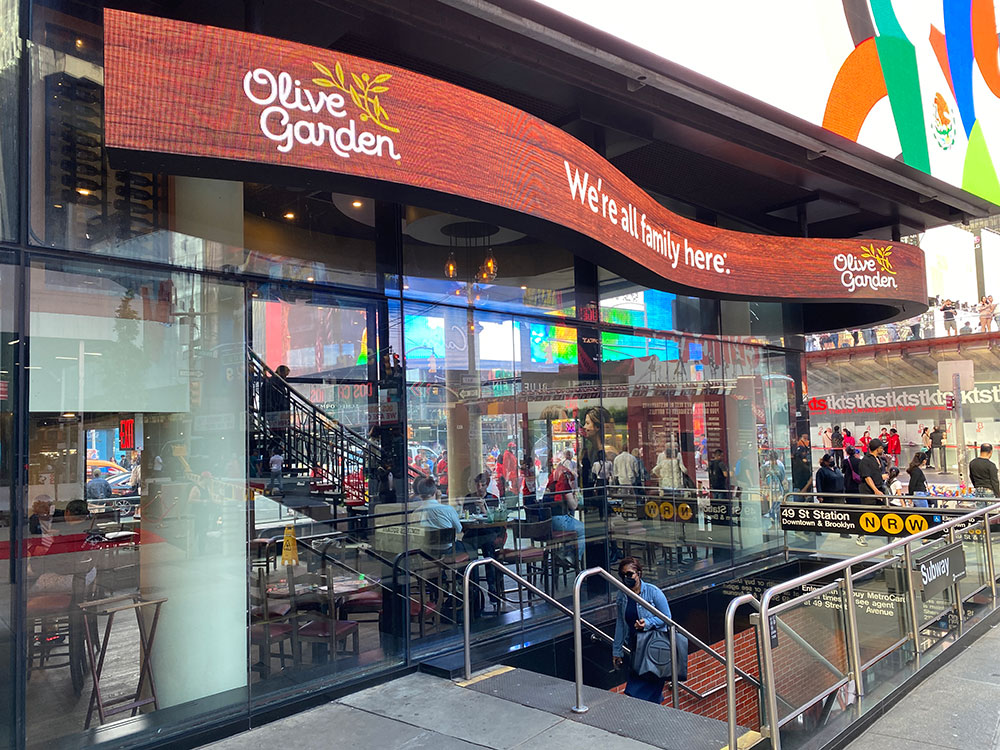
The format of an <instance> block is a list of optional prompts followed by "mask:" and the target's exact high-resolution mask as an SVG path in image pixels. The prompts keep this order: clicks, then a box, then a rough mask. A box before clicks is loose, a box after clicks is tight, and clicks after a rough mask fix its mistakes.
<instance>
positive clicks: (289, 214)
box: [285, 211, 295, 221]
mask: <svg viewBox="0 0 1000 750" xmlns="http://www.w3.org/2000/svg"><path fill="white" fill-rule="evenodd" d="M285 218H286V219H288V220H289V221H291V220H292V219H294V218H295V214H293V213H292V212H291V211H289V212H288V213H286V214H285Z"/></svg>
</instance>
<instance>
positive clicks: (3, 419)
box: [0, 254, 21, 747]
mask: <svg viewBox="0 0 1000 750" xmlns="http://www.w3.org/2000/svg"><path fill="white" fill-rule="evenodd" d="M9 262H10V259H9V258H8V257H7V256H6V254H3V255H0V560H2V561H3V562H2V564H3V573H2V578H0V675H3V676H2V677H0V747H8V746H10V743H11V741H12V739H13V737H12V731H13V726H14V717H15V716H16V713H15V712H16V708H15V706H16V701H15V696H16V694H17V693H18V692H19V691H20V689H21V681H20V675H19V674H17V672H16V671H15V669H14V664H15V663H16V660H15V652H14V648H15V645H14V644H15V640H16V639H15V633H13V632H12V631H11V622H12V621H13V615H14V612H13V611H12V607H16V606H17V605H16V602H17V598H16V596H15V595H14V594H15V589H14V587H13V586H12V583H13V582H14V581H15V580H16V573H17V569H16V565H17V561H16V560H15V559H14V556H13V555H11V549H12V545H11V541H13V540H12V539H11V535H12V534H13V533H14V531H15V529H14V525H13V524H12V523H11V517H12V512H13V506H12V501H13V497H12V488H13V472H14V466H15V458H14V452H15V445H14V440H13V435H14V425H13V413H14V399H15V398H16V395H17V380H16V378H17V374H18V371H19V365H20V362H19V361H18V356H17V354H18V352H19V351H20V348H19V345H20V336H19V335H18V334H17V333H16V328H17V327H16V322H15V321H16V312H15V311H16V310H17V299H16V297H15V294H16V290H17V289H18V284H17V283H16V282H17V275H18V273H19V271H18V268H17V267H16V266H13V265H8V263H9Z"/></svg>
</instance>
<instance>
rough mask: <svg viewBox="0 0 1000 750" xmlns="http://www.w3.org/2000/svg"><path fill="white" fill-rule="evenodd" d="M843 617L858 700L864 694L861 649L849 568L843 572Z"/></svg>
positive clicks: (852, 583) (852, 582)
mask: <svg viewBox="0 0 1000 750" xmlns="http://www.w3.org/2000/svg"><path fill="white" fill-rule="evenodd" d="M844 599H845V601H844V617H845V619H846V623H847V658H848V663H849V664H850V666H851V673H852V674H853V675H854V688H855V691H856V693H857V695H858V697H859V698H860V697H861V696H862V695H864V694H865V689H864V680H863V679H862V675H861V648H860V646H859V645H858V617H857V611H856V609H855V604H854V580H853V579H852V578H851V568H850V567H848V568H847V570H845V571H844Z"/></svg>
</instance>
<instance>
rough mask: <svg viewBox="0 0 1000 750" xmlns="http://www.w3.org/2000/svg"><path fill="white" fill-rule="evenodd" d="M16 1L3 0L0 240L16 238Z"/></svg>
mask: <svg viewBox="0 0 1000 750" xmlns="http://www.w3.org/2000/svg"><path fill="white" fill-rule="evenodd" d="M19 5H20V3H18V2H17V0H0V240H13V239H16V238H17V215H18V204H19V202H20V198H21V190H20V185H19V180H18V164H17V154H18V146H19V138H18V135H19V133H20V112H21V106H20V96H19V91H20V88H19V87H20V69H21V68H20V62H21V37H20V34H19V30H20V23H19V20H18V17H19V14H18V7H19Z"/></svg>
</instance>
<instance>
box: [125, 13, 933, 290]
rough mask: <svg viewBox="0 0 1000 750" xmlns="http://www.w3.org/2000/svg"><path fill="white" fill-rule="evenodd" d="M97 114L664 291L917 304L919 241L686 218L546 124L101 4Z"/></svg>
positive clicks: (139, 148) (305, 49) (486, 103)
mask: <svg viewBox="0 0 1000 750" xmlns="http://www.w3.org/2000/svg"><path fill="white" fill-rule="evenodd" d="M105 121H106V132H105V138H106V145H107V147H108V148H110V149H118V150H121V151H126V152H157V153H165V154H172V155H180V156H186V157H210V158H214V159H224V160H235V161H241V162H251V163H261V164H268V165H275V166H288V167H294V168H299V169H309V170H317V171H323V172H332V173H337V174H343V175H349V176H352V177H359V178H364V179H370V180H377V181H382V182H389V183H395V184H400V185H407V186H412V187H416V188H421V189H424V190H430V191H434V192H437V193H442V194H449V195H456V196H460V197H462V198H466V199H470V200H473V201H478V202H482V203H486V204H491V205H495V206H499V207H501V208H504V209H507V210H509V211H515V212H518V213H521V214H527V215H530V216H531V217H533V218H535V219H542V220H545V221H547V222H551V223H553V224H556V225H558V226H560V227H565V228H568V229H570V230H572V231H574V232H577V233H578V234H580V235H583V236H586V237H588V238H590V239H592V240H594V241H596V242H598V243H600V244H601V245H603V246H605V247H606V248H609V249H610V251H613V252H614V253H617V254H618V256H620V258H619V259H622V260H624V261H627V262H628V263H630V264H632V266H633V267H634V266H638V267H640V268H641V269H643V270H644V271H645V272H647V273H648V274H652V275H653V276H654V277H655V278H658V279H660V280H662V282H663V285H664V286H671V285H675V286H680V287H686V288H690V289H697V290H702V291H704V292H707V293H710V294H711V293H715V294H719V295H724V296H730V297H737V298H742V299H768V300H808V301H817V302H820V301H843V302H849V301H866V302H884V303H887V304H894V305H896V306H897V307H899V306H903V307H907V308H908V309H914V308H917V307H920V306H922V305H924V304H925V303H926V297H927V294H926V282H925V274H924V259H923V253H922V252H921V251H920V249H919V248H916V247H912V246H909V245H899V244H895V245H893V244H889V243H885V242H872V241H860V240H824V239H814V238H810V239H805V238H799V237H775V236H767V235H758V234H748V233H741V232H733V231H729V230H725V229H720V228H718V227H712V226H707V225H705V224H700V223H698V222H695V221H691V220H688V219H685V218H683V217H680V216H677V215H676V214H673V213H672V212H670V211H668V210H667V209H666V208H664V207H663V206H662V205H660V204H659V203H657V202H656V201H655V200H653V198H651V197H650V196H649V195H648V194H646V193H645V192H644V191H643V190H642V189H641V188H639V187H638V186H637V185H635V184H634V183H633V182H632V181H631V180H629V179H628V178H627V177H626V176H625V175H623V174H622V173H621V172H619V171H618V170H617V169H616V168H615V167H614V166H613V165H612V164H611V163H609V162H608V161H607V160H605V159H604V158H603V157H601V156H600V155H598V154H597V153H596V152H594V151H593V150H592V149H590V148H589V147H587V146H586V145H584V144H583V143H581V142H580V141H578V140H577V139H575V138H573V137H572V136H571V135H569V134H568V133H566V132H564V131H562V130H560V129H559V128H557V127H555V126H554V125H550V124H549V123H546V122H544V121H543V120H540V119H538V118H536V117H534V116H532V115H529V114H527V113H526V112H522V111H520V110H518V109H515V108H514V107H511V106H509V105H507V104H504V103H503V102H500V101H497V100H495V99H491V98H489V97H486V96H483V95H481V94H478V93H476V92H473V91H469V90H466V89H462V88H460V87H458V86H454V85H452V84H449V83H445V82H443V81H438V80H435V79H432V78H428V77H427V76H423V75H419V74H417V73H413V72H411V71H408V70H404V69H402V68H398V67H395V66H392V65H384V64H382V63H378V62H374V61H371V60H366V59H363V58H358V57H353V56H351V55H346V54H341V53H338V52H331V51H330V50H325V49H319V48H316V47H310V46H307V45H302V44H296V43H293V42H288V41H283V40H278V39H271V38H267V37H263V36H258V35H254V34H247V33H244V32H237V31H230V30H226V29H219V28H214V27H208V26H199V25H195V24H189V23H183V22H180V21H173V20H167V19H160V18H151V17H148V16H142V15H136V14H132V13H125V12H121V11H114V10H107V11H105ZM609 265H613V264H609Z"/></svg>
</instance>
